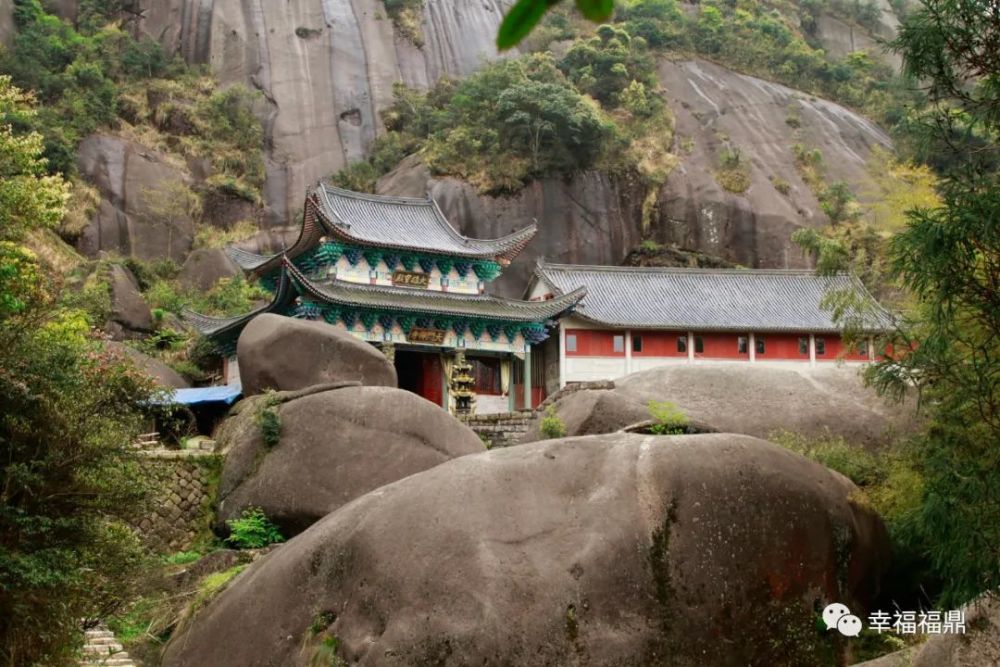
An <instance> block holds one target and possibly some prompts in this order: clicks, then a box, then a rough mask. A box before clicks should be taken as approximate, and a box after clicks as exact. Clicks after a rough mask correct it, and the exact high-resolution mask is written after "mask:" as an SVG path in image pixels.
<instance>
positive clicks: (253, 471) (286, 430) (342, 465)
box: [217, 385, 483, 535]
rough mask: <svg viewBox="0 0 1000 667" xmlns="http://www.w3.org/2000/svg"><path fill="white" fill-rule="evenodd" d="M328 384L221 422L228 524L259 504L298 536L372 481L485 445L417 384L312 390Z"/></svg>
mask: <svg viewBox="0 0 1000 667" xmlns="http://www.w3.org/2000/svg"><path fill="white" fill-rule="evenodd" d="M327 386H328V385H327ZM323 388H324V385H320V386H317V387H315V388H312V389H306V390H303V391H301V392H294V393H284V392H283V393H279V394H276V395H275V396H256V397H254V398H253V399H251V400H250V404H248V405H241V406H240V409H239V413H238V414H236V415H235V416H232V417H230V419H229V420H228V421H227V423H226V424H225V425H224V426H223V427H222V428H221V429H220V431H219V432H218V436H217V439H218V443H219V446H220V447H221V448H222V450H223V451H224V452H226V454H225V464H224V465H223V469H222V479H221V482H220V485H219V500H220V502H219V514H218V516H219V524H220V528H221V527H222V526H223V525H224V524H225V521H226V520H228V519H233V518H236V517H238V516H239V515H240V513H241V512H242V511H243V510H244V509H245V508H247V507H249V506H255V507H260V508H262V509H263V510H264V513H265V514H267V516H268V517H270V518H271V519H272V520H273V521H274V522H275V523H277V524H278V526H279V527H280V528H281V529H282V532H283V533H284V534H285V535H294V534H296V533H299V532H301V531H303V530H305V529H306V528H308V527H309V526H311V525H312V524H313V523H315V522H316V521H319V520H320V519H322V518H323V517H324V516H326V515H327V514H329V513H330V512H332V511H333V510H335V509H336V508H338V507H340V506H341V505H344V504H346V503H348V502H350V501H351V500H353V499H355V498H357V497H358V496H361V495H363V494H365V493H367V492H369V491H371V490H372V489H376V488H378V487H380V486H382V485H384V484H388V483H390V482H395V481H396V480H398V479H402V478H403V477H407V476H409V475H412V474H414V473H417V472H420V471H422V470H426V469H427V468H432V467H434V466H436V465H438V464H440V463H444V462H445V461H448V460H450V459H453V458H455V457H458V456H464V455H465V454H473V453H478V452H481V451H483V443H482V441H481V440H480V439H479V437H478V436H477V435H476V434H475V433H474V432H473V431H472V429H470V428H469V427H468V426H466V425H465V424H462V423H461V422H459V421H458V420H457V419H455V418H454V417H452V416H451V415H450V414H448V413H447V412H445V411H444V410H442V409H441V408H440V407H438V406H437V405H435V404H433V403H431V402H430V401H427V400H425V399H423V398H421V397H420V396H417V395H416V394H413V393H411V392H408V391H404V390H402V389H394V388H390V387H361V386H357V385H354V386H347V387H342V388H339V389H328V390H325V391H318V392H316V393H310V392H311V391H313V390H314V389H323ZM279 401H280V403H279ZM272 403H277V405H271V404H272ZM268 409H269V410H273V411H274V412H275V414H276V415H277V418H278V421H279V423H280V431H281V434H280V439H279V440H278V442H277V443H276V444H271V445H269V444H267V443H266V442H265V441H264V437H263V435H262V431H261V428H260V426H259V420H260V414H261V412H262V411H263V410H268Z"/></svg>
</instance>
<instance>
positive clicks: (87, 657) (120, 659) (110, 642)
mask: <svg viewBox="0 0 1000 667" xmlns="http://www.w3.org/2000/svg"><path fill="white" fill-rule="evenodd" d="M84 641H85V643H84V645H83V660H81V661H80V667H97V666H98V665H100V666H102V667H136V664H135V662H134V661H133V660H132V658H130V657H129V655H128V653H126V652H125V650H124V648H123V647H122V645H121V644H120V643H119V642H118V640H117V639H115V633H113V632H111V630H108V628H107V626H105V625H99V626H97V627H96V628H93V629H91V630H87V631H86V632H85V639H84Z"/></svg>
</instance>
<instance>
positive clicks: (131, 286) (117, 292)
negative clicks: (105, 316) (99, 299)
mask: <svg viewBox="0 0 1000 667" xmlns="http://www.w3.org/2000/svg"><path fill="white" fill-rule="evenodd" d="M109 280H110V283H111V321H110V323H109V328H110V330H111V334H112V336H113V337H116V338H130V337H133V336H134V334H138V333H144V332H149V331H152V330H153V313H152V311H151V310H150V309H149V304H148V303H146V299H144V298H143V296H142V293H141V292H140V291H139V283H138V281H137V280H136V279H135V276H133V275H132V272H131V271H129V270H128V269H127V268H126V267H124V266H121V265H119V264H113V265H112V266H111V268H110V276H109Z"/></svg>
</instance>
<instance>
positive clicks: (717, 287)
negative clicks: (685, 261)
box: [535, 262, 889, 333]
mask: <svg viewBox="0 0 1000 667" xmlns="http://www.w3.org/2000/svg"><path fill="white" fill-rule="evenodd" d="M535 276H536V277H537V278H538V279H540V280H542V281H543V282H544V283H545V284H546V285H548V286H549V288H551V289H552V290H553V291H554V292H555V293H556V294H565V293H566V292H568V291H570V290H575V289H577V288H579V287H585V288H586V290H587V294H586V296H585V297H584V298H583V300H582V301H581V303H580V305H579V307H578V308H577V310H576V315H578V316H580V317H582V318H584V319H587V320H590V321H592V322H595V323H599V324H604V325H608V326H614V327H630V328H637V329H643V328H645V329H679V330H700V331H713V330H714V331H761V332H763V331H775V332H777V331H795V332H824V333H825V332H835V331H839V330H840V328H841V327H838V326H837V325H836V324H835V323H834V321H833V320H832V318H831V314H830V312H829V311H827V310H824V309H823V308H821V307H820V303H821V301H822V299H823V296H824V295H825V294H826V292H827V290H829V289H852V290H858V291H859V292H860V293H861V294H862V295H864V296H869V295H868V293H867V291H865V289H864V287H863V286H861V284H860V283H858V282H857V281H856V280H854V279H852V278H850V277H849V276H847V275H838V276H833V277H821V276H817V275H816V274H815V273H813V272H811V271H789V270H761V269H687V268H646V267H610V266H582V265H570V264H545V263H541V262H540V263H539V264H538V266H537V267H536V269H535ZM869 298H870V296H869ZM867 319H870V320H872V321H871V324H870V325H869V326H866V327H864V328H866V329H869V330H879V329H883V328H885V327H886V326H888V324H889V316H888V313H886V312H885V311H884V310H882V308H881V307H880V306H878V307H877V309H876V313H875V314H874V315H873V316H872V317H869V318H867Z"/></svg>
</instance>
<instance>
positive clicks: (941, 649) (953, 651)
mask: <svg viewBox="0 0 1000 667" xmlns="http://www.w3.org/2000/svg"><path fill="white" fill-rule="evenodd" d="M965 626H966V633H965V634H964V635H963V634H947V635H935V636H933V637H931V638H930V639H928V640H927V642H926V643H925V644H924V645H923V646H921V647H920V649H919V650H918V651H917V653H916V655H915V656H914V658H913V662H912V663H911V664H912V666H913V667H978V666H979V665H1000V598H998V597H996V596H993V597H983V598H981V599H979V600H976V601H975V602H973V603H972V604H970V605H968V606H967V607H966V608H965Z"/></svg>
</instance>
